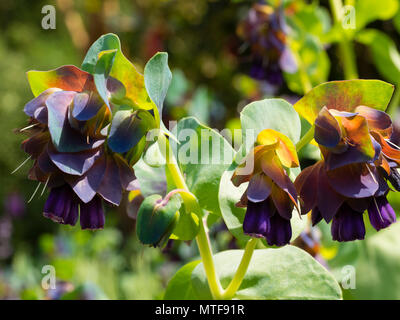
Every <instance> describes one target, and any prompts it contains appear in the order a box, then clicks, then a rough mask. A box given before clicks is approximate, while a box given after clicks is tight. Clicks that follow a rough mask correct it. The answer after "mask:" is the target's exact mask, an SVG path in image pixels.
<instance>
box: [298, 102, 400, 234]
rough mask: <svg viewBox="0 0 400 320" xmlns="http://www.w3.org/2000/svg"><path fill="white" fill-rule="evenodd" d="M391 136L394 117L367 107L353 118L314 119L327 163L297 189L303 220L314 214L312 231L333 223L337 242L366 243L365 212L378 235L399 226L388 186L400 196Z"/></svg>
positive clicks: (325, 112)
mask: <svg viewBox="0 0 400 320" xmlns="http://www.w3.org/2000/svg"><path fill="white" fill-rule="evenodd" d="M391 134H392V121H391V119H390V117H389V116H388V115H387V114H386V113H385V112H383V111H380V110H376V109H373V108H370V107H366V106H358V107H356V108H354V110H353V111H351V112H350V111H339V110H336V109H334V108H327V107H323V108H322V109H321V110H320V112H319V114H318V116H317V118H316V119H315V133H314V139H315V141H316V143H317V144H318V146H319V148H320V150H321V153H322V156H323V160H320V161H319V162H317V163H316V164H314V165H313V166H311V167H308V168H306V169H305V170H303V171H302V172H301V174H300V175H299V176H298V177H297V179H296V181H295V186H296V190H297V192H298V193H299V196H300V198H301V211H302V214H306V213H308V212H309V211H312V213H311V216H312V223H313V225H315V224H317V223H318V222H320V221H321V220H322V219H324V220H325V221H326V222H330V221H332V226H331V232H332V238H333V239H334V240H338V241H351V240H356V239H364V236H365V225H364V220H363V213H364V211H365V210H367V211H368V216H369V220H370V223H371V225H372V226H373V227H374V228H375V229H376V230H380V229H382V228H386V227H388V226H389V225H390V224H391V223H393V222H395V221H396V215H395V213H394V210H393V209H392V207H391V206H390V204H389V203H388V201H387V199H386V195H387V193H388V192H389V186H388V183H387V181H390V182H391V184H392V186H393V187H394V188H395V189H396V190H398V191H399V190H400V188H399V187H400V185H399V181H400V179H399V173H398V171H397V169H396V168H398V167H399V165H400V150H399V148H398V147H396V146H395V145H394V144H393V143H391V142H390V136H391Z"/></svg>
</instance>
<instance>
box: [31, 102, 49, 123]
mask: <svg viewBox="0 0 400 320" xmlns="http://www.w3.org/2000/svg"><path fill="white" fill-rule="evenodd" d="M33 117H34V118H35V119H36V120H37V121H39V122H40V123H43V124H47V107H46V106H44V107H40V108H37V109H36V110H35V112H34V114H33Z"/></svg>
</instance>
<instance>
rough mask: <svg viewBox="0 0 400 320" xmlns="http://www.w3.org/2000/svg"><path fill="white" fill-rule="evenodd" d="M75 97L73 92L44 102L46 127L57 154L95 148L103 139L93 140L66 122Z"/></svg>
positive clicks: (64, 92) (53, 95) (57, 95)
mask: <svg viewBox="0 0 400 320" xmlns="http://www.w3.org/2000/svg"><path fill="white" fill-rule="evenodd" d="M75 95H76V92H73V91H61V92H56V93H54V94H52V95H51V96H50V97H49V98H48V99H47V101H46V105H47V108H48V125H49V131H50V135H51V139H52V141H53V144H54V146H55V147H56V149H57V151H59V152H80V151H84V150H89V149H93V148H97V147H99V146H100V145H102V144H103V143H104V139H95V138H92V137H89V136H86V135H83V134H81V132H79V131H77V130H75V129H73V128H72V127H71V124H70V123H69V121H68V114H69V112H68V108H69V106H70V104H71V102H72V100H73V98H74V96H75Z"/></svg>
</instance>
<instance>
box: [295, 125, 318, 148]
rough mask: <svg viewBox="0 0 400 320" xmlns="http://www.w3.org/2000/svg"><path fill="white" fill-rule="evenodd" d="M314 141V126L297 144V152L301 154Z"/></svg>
mask: <svg viewBox="0 0 400 320" xmlns="http://www.w3.org/2000/svg"><path fill="white" fill-rule="evenodd" d="M312 139H314V126H312V127H311V128H310V129H309V130H308V131H307V132H306V134H305V135H304V136H303V137H302V138H301V139H300V141H299V142H297V143H296V151H297V152H299V151H300V150H301V149H303V147H305V146H306V145H307V144H309V143H310V142H311V140H312Z"/></svg>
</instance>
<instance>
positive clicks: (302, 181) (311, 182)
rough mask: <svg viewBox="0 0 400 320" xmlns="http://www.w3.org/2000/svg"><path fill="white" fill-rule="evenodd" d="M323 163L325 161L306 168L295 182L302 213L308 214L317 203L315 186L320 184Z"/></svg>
mask: <svg viewBox="0 0 400 320" xmlns="http://www.w3.org/2000/svg"><path fill="white" fill-rule="evenodd" d="M321 165H323V161H319V162H317V163H316V164H314V165H312V166H310V167H307V168H305V169H304V170H303V171H302V172H301V173H300V174H299V175H298V176H297V178H296V180H295V182H294V185H295V187H296V190H297V193H298V194H299V196H300V206H301V214H307V213H308V212H309V211H311V210H312V209H313V208H314V207H315V206H316V204H317V192H316V191H315V187H313V186H317V185H318V173H319V168H320V166H321Z"/></svg>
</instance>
